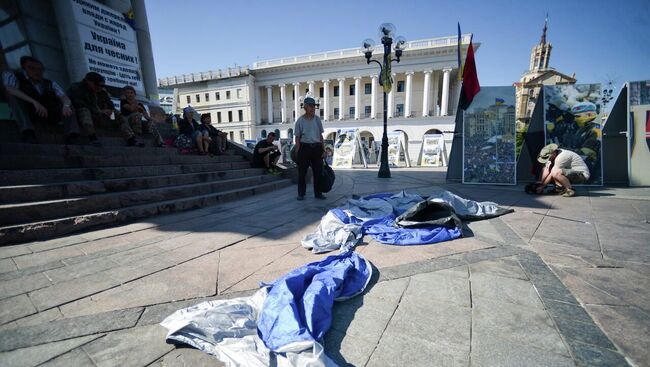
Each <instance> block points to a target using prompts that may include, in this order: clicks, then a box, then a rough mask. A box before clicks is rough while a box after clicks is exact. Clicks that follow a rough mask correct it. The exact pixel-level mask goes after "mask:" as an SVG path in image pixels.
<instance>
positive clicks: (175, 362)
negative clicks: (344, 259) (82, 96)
mask: <svg viewBox="0 0 650 367" xmlns="http://www.w3.org/2000/svg"><path fill="white" fill-rule="evenodd" d="M392 175H393V177H392V178H391V179H378V178H377V177H376V176H377V172H376V169H373V170H349V171H345V170H339V171H337V181H336V184H335V187H334V190H333V191H332V192H330V193H329V194H328V199H327V200H324V201H320V200H314V199H313V198H312V197H311V196H310V194H311V192H310V191H309V190H310V188H308V193H307V198H306V200H305V201H302V202H298V201H296V200H295V196H296V187H295V186H290V187H287V188H284V189H280V190H276V191H273V192H268V193H264V194H261V195H255V196H252V197H249V198H246V199H242V200H239V201H235V202H230V203H226V204H222V205H218V206H212V207H206V208H203V209H198V210H193V211H187V212H183V213H178V214H170V215H165V216H158V217H154V218H149V219H146V220H141V221H139V222H135V223H131V224H128V225H122V226H119V227H113V228H109V229H103V230H97V231H91V232H85V233H80V234H76V235H70V236H67V237H63V238H59V239H54V240H48V241H43V242H31V243H26V244H20V245H14V246H6V247H0V297H1V299H0V324H1V325H2V326H0V366H6V367H8V366H36V365H44V366H149V365H152V366H203V365H213V366H220V365H222V364H221V362H219V361H218V360H216V359H214V358H213V357H211V356H209V355H206V354H203V353H201V352H198V351H197V350H194V349H191V348H177V347H175V346H173V345H171V344H166V343H165V335H166V329H164V328H163V327H162V326H160V325H158V323H159V322H160V321H162V320H163V319H164V318H165V317H166V316H168V315H169V314H171V313H172V312H173V311H175V310H177V309H179V308H183V307H186V306H189V305H192V304H195V303H199V302H202V301H204V300H208V299H215V298H231V297H237V296H242V295H249V294H252V293H253V292H254V291H255V290H256V289H257V287H258V283H259V282H260V281H270V280H273V279H275V278H276V277H278V276H280V275H283V274H284V273H286V272H288V271H289V270H291V269H294V268H296V267H298V266H301V265H303V264H305V263H307V262H311V261H315V260H318V259H321V258H323V257H325V256H327V255H326V254H323V255H314V254H312V253H310V252H309V251H307V250H305V249H303V248H302V247H301V246H300V239H301V238H302V237H303V236H304V235H306V234H308V233H311V232H313V231H314V230H315V229H316V227H317V225H318V223H319V221H320V218H321V216H322V215H324V214H325V213H326V211H327V210H328V209H329V208H332V207H335V206H337V205H338V204H340V203H342V202H343V201H344V200H345V199H346V198H349V197H351V196H352V195H353V194H357V195H359V194H368V193H376V192H397V191H399V190H408V191H410V192H416V193H420V194H423V195H427V194H428V193H430V192H431V191H432V189H433V188H434V187H436V186H438V187H442V188H444V189H447V190H450V191H453V192H454V193H456V194H458V195H460V196H462V197H465V198H468V199H474V200H479V201H483V200H490V201H495V202H497V203H499V204H501V205H503V206H506V207H511V208H514V209H515V212H514V213H511V214H507V215H505V216H502V217H499V218H495V219H490V220H486V221H479V222H469V223H466V226H465V229H464V234H465V237H463V238H461V239H458V240H454V241H450V242H443V243H439V244H433V245H424V246H411V247H395V246H387V245H382V244H379V243H376V242H374V241H372V240H370V239H369V238H368V237H366V238H365V240H366V242H363V243H362V244H361V245H359V246H358V247H357V251H359V252H360V253H361V254H363V256H365V257H366V258H367V259H368V260H370V261H371V262H372V264H373V265H374V266H375V267H376V271H375V276H374V279H373V280H372V281H371V283H370V285H369V288H368V290H367V291H366V292H365V294H363V295H362V296H358V297H356V298H353V299H351V300H348V301H346V302H342V303H339V304H337V305H336V306H335V309H334V324H333V326H332V328H331V329H330V331H329V332H328V334H327V336H326V338H325V347H326V350H327V353H328V355H329V356H330V357H332V358H333V359H334V360H336V361H337V362H338V363H339V364H340V365H354V366H576V365H578V366H626V365H631V366H650V317H649V315H650V292H649V291H648V289H650V267H649V266H648V264H649V263H650V252H649V251H648V245H649V244H650V230H649V228H650V225H649V224H648V223H649V222H648V219H649V217H650V188H616V189H614V188H598V189H594V190H587V189H584V188H583V189H581V190H579V191H578V196H577V197H575V198H563V197H559V196H529V195H526V194H524V193H523V189H522V187H521V186H516V187H514V186H489V185H461V184H446V183H445V180H444V177H445V172H444V170H442V169H393V170H392Z"/></svg>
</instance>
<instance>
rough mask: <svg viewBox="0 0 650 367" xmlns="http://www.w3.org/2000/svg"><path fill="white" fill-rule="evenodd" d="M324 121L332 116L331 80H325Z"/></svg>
mask: <svg viewBox="0 0 650 367" xmlns="http://www.w3.org/2000/svg"><path fill="white" fill-rule="evenodd" d="M323 99H324V101H323V121H328V120H329V118H330V81H329V80H323Z"/></svg>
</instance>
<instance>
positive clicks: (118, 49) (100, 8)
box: [71, 0, 144, 94]
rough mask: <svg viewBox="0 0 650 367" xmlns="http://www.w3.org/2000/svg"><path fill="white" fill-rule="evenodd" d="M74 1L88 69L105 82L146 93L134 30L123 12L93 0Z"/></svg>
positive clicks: (74, 12)
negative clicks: (104, 79)
mask: <svg viewBox="0 0 650 367" xmlns="http://www.w3.org/2000/svg"><path fill="white" fill-rule="evenodd" d="M71 4H72V14H73V16H74V19H73V21H74V22H75V23H76V26H77V30H78V32H79V46H78V47H80V48H81V50H82V52H83V55H84V61H85V63H86V65H85V67H86V69H87V70H88V71H94V72H97V73H99V74H101V75H103V76H104V77H105V78H106V85H110V86H113V87H116V88H122V87H124V86H125V85H130V86H132V87H133V88H135V90H136V91H137V92H138V94H144V84H143V81H142V71H141V69H140V56H139V53H138V43H137V39H136V33H135V29H133V28H132V27H131V25H129V24H128V23H127V22H126V21H125V20H124V15H122V14H120V13H119V12H117V11H115V10H113V9H111V8H109V7H107V6H104V5H102V4H100V3H98V2H96V1H92V0H83V1H82V0H72V1H71Z"/></svg>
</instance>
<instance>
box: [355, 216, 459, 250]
mask: <svg viewBox="0 0 650 367" xmlns="http://www.w3.org/2000/svg"><path fill="white" fill-rule="evenodd" d="M367 233H368V235H370V236H371V237H372V238H374V239H375V240H376V241H378V242H380V243H383V244H387V245H404V246H410V245H426V244H431V243H438V242H444V241H450V240H453V239H456V238H459V237H460V236H461V235H462V232H461V229H460V228H458V227H456V228H447V227H444V226H432V227H425V228H402V227H399V226H397V225H396V224H395V220H394V218H393V219H388V218H386V219H385V220H383V221H380V222H377V223H375V224H374V225H373V226H372V227H370V228H369V229H368V232H367Z"/></svg>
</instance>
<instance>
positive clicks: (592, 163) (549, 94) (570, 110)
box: [544, 84, 603, 186]
mask: <svg viewBox="0 0 650 367" xmlns="http://www.w3.org/2000/svg"><path fill="white" fill-rule="evenodd" d="M601 102H602V99H601V86H600V84H573V85H552V86H544V133H545V144H551V143H555V144H557V145H558V146H559V147H560V149H568V150H571V151H573V152H575V153H577V154H578V155H579V156H580V157H581V158H582V159H583V160H584V161H585V163H586V164H587V167H589V173H590V177H589V180H587V182H585V185H594V186H599V185H602V184H603V177H602V172H603V169H602V164H603V159H602V132H601V113H602V107H601Z"/></svg>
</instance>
